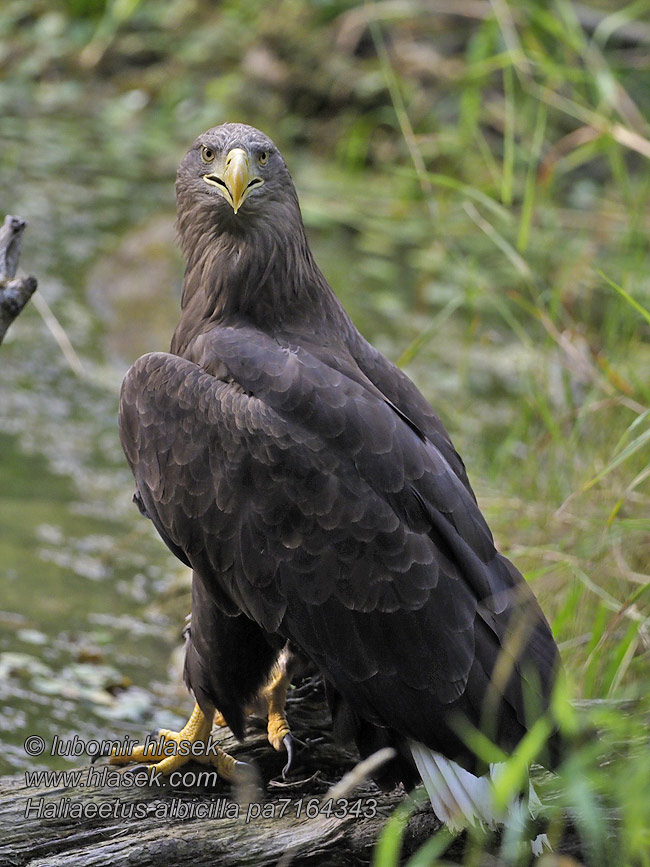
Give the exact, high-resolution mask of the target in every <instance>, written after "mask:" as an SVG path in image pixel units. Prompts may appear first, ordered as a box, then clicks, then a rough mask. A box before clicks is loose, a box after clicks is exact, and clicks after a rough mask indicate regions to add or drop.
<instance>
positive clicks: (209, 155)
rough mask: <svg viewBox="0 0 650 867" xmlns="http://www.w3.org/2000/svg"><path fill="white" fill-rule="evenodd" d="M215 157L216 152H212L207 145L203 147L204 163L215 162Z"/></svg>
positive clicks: (202, 157) (202, 156)
mask: <svg viewBox="0 0 650 867" xmlns="http://www.w3.org/2000/svg"><path fill="white" fill-rule="evenodd" d="M214 156H215V155H214V151H213V150H212V148H209V147H207V146H206V145H203V147H202V148H201V159H202V160H203V162H204V163H212V162H214Z"/></svg>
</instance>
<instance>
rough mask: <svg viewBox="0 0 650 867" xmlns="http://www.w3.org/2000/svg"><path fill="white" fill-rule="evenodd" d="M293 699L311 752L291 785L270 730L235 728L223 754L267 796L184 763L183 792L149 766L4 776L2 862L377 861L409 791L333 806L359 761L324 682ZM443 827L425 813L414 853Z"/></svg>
mask: <svg viewBox="0 0 650 867" xmlns="http://www.w3.org/2000/svg"><path fill="white" fill-rule="evenodd" d="M293 692H294V695H292V696H290V699H289V703H288V713H289V719H290V720H291V724H292V729H293V731H294V734H295V736H296V737H297V738H299V739H301V740H305V741H306V744H307V746H306V747H305V748H304V749H303V750H302V753H299V754H298V756H297V759H296V766H295V768H292V771H291V774H290V775H289V777H288V779H287V780H286V781H285V780H283V779H282V777H281V771H282V766H283V765H284V762H285V760H286V756H284V754H279V753H276V752H275V751H274V750H272V749H271V747H270V746H269V744H268V741H267V739H266V732H265V730H264V724H263V723H259V724H257V725H255V727H254V730H253V731H251V732H249V735H248V737H247V738H246V740H245V741H244V742H243V743H238V742H237V741H236V740H235V739H234V738H233V737H232V735H230V733H229V730H228V729H220V730H219V729H218V730H217V735H218V737H219V742H220V745H221V746H222V747H223V748H224V749H226V750H227V751H228V752H230V753H231V754H232V755H233V756H235V757H236V758H239V759H241V760H245V761H247V762H250V763H252V764H253V765H254V766H255V767H256V768H257V770H258V772H259V775H260V778H261V779H262V780H264V781H265V790H264V791H263V792H262V791H259V790H255V791H253V792H251V791H248V792H239V793H237V792H236V791H234V790H233V788H232V786H231V785H230V784H228V783H227V782H224V781H223V780H219V779H216V774H212V773H211V771H210V769H209V768H208V767H207V766H206V765H203V764H202V765H198V764H191V765H186V766H184V768H183V769H182V770H181V773H180V776H179V777H178V778H177V780H176V781H175V785H173V786H172V785H171V784H170V781H169V780H168V779H166V778H163V777H160V778H156V776H155V775H154V777H153V779H152V778H151V774H150V773H149V770H144V769H143V766H142V765H141V766H139V768H140V770H137V769H136V770H135V771H134V769H133V768H129V767H126V768H124V769H117V768H116V767H115V766H113V765H108V764H107V760H106V759H101V760H100V761H99V762H96V763H95V764H86V765H80V766H79V767H76V768H74V769H72V770H70V771H67V772H66V774H67V776H64V775H63V774H61V773H59V774H58V776H57V773H56V772H49V776H46V775H41V776H40V777H39V776H34V775H32V774H31V773H30V772H28V773H26V774H23V775H19V776H13V777H5V778H4V779H2V780H1V781H0V865H2V867H5V865H7V867H9V865H11V867H64V865H65V867H69V865H74V867H96V865H97V867H107V865H111V867H112V865H126V864H129V865H138V867H140V865H142V867H148V865H152V867H153V865H155V867H196V865H197V863H202V864H206V865H212V864H218V865H224V867H229V865H232V867H235V865H237V867H247V865H250V867H253V865H255V867H264V865H272V864H273V865H275V864H281V865H282V867H289V865H290V864H300V865H303V864H304V865H341V867H345V865H360V864H368V863H369V862H370V860H371V857H372V851H373V848H374V846H375V843H376V841H377V838H378V836H379V834H380V832H381V829H382V827H383V826H384V824H385V822H386V821H387V818H388V817H389V816H390V815H391V813H392V812H393V810H394V809H395V807H396V806H397V805H398V804H400V803H401V802H402V801H403V800H404V798H405V793H404V791H403V790H401V789H395V790H394V791H391V792H382V791H381V790H380V789H378V787H377V786H375V784H374V783H373V782H371V781H369V780H362V781H361V783H360V784H359V785H357V786H356V787H355V788H354V790H352V791H349V792H347V793H345V796H344V797H340V798H339V797H336V798H335V799H334V800H333V799H331V798H328V794H327V793H328V791H329V789H330V787H331V786H332V785H333V784H334V783H336V782H337V781H338V780H340V778H341V777H342V776H343V775H344V774H345V773H346V772H347V771H349V770H350V769H351V768H353V767H354V766H355V764H356V761H357V757H356V756H355V755H354V754H353V753H351V752H349V751H347V750H345V749H343V748H341V747H340V746H339V745H337V744H336V743H335V742H334V740H333V737H332V732H331V726H330V721H329V714H328V712H327V708H326V705H325V702H324V699H323V694H322V685H321V683H320V680H319V679H317V678H312V679H309V680H308V681H306V682H305V683H304V684H303V686H302V687H300V688H298V689H297V690H294V691H293ZM314 735H317V737H316V738H315V739H314V740H311V741H309V740H307V739H309V738H314ZM102 736H103V737H106V738H108V737H110V733H108V732H104V733H103V735H102ZM89 752H91V750H89ZM46 773H47V772H46ZM206 775H207V776H206ZM238 795H239V797H238ZM439 827H440V823H439V822H438V820H437V819H436V818H435V816H434V815H433V813H432V812H431V809H430V808H429V807H422V808H421V809H419V810H418V811H417V813H416V815H414V817H413V818H412V820H411V823H410V830H409V832H408V834H407V838H406V841H405V852H412V851H414V849H415V848H417V846H418V845H420V844H421V843H422V842H423V841H424V840H425V839H426V838H427V837H428V836H430V835H431V834H432V833H433V832H435V831H436V830H437V829H438V828H439Z"/></svg>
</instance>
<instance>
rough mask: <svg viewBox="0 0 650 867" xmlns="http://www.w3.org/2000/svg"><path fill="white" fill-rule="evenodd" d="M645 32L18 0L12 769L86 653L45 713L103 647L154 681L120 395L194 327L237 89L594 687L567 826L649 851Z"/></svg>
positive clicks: (113, 1)
mask: <svg viewBox="0 0 650 867" xmlns="http://www.w3.org/2000/svg"><path fill="white" fill-rule="evenodd" d="M649 46H650V2H648V0H635V2H632V3H629V4H623V5H621V4H619V3H613V2H606V0H601V2H596V0H593V2H591V3H590V5H589V6H587V5H583V4H576V3H571V2H568V0H547V2H534V0H519V2H508V0H493V2H488V0H458V2H446V0H379V2H368V3H365V4H360V5H359V4H357V3H352V2H346V0H313V2H308V0H278V2H272V3H268V2H262V0H244V2H234V0H231V2H221V3H216V2H214V3H206V2H202V3H200V2H198V0H170V2H167V3H164V4H160V3H154V2H152V0H67V2H63V0H59V2H51V0H49V2H46V0H5V2H3V5H2V9H1V10H0V206H1V210H2V212H11V213H19V214H21V215H22V216H24V217H26V218H27V219H28V220H29V221H30V224H31V225H30V229H29V230H28V233H29V234H28V237H27V241H26V244H25V248H24V255H23V262H24V265H25V267H26V268H27V269H28V270H29V271H30V272H34V273H36V274H37V275H38V277H39V281H40V288H41V293H40V294H41V296H42V298H41V300H39V301H38V302H37V304H38V307H33V308H32V309H29V310H27V311H26V312H24V313H23V315H22V316H21V319H20V320H19V321H18V322H17V323H15V324H14V326H13V328H12V331H11V332H10V335H9V336H10V337H11V338H12V339H8V340H7V342H6V344H5V345H4V346H3V348H2V357H1V364H2V373H3V376H2V382H1V383H0V388H1V389H2V394H1V395H0V399H1V405H0V431H1V432H4V434H0V435H2V436H3V440H2V442H3V453H2V462H1V464H0V485H1V487H0V507H1V508H2V515H1V522H0V524H1V525H0V553H2V555H3V563H0V571H1V570H3V569H4V570H5V573H6V577H7V579H8V581H7V582H6V586H5V589H3V590H0V594H4V595H3V596H0V601H1V607H3V608H5V609H6V610H7V612H8V615H7V617H8V619H7V624H8V625H9V627H10V628H9V630H8V632H7V638H6V640H3V644H2V649H3V650H4V653H3V654H2V656H0V667H1V666H2V665H4V669H3V670H4V671H5V673H6V674H7V676H8V680H7V683H8V686H4V687H3V689H4V690H6V691H7V694H6V695H5V698H7V702H8V703H7V708H9V710H8V711H7V712H6V715H5V720H4V725H2V726H0V729H2V728H4V729H5V731H6V739H7V744H8V747H9V751H8V753H7V754H6V755H8V756H9V758H10V762H9V764H10V766H12V767H19V766H20V762H21V760H24V756H22V757H21V755H20V751H19V748H18V746H19V744H20V743H22V737H21V736H20V731H19V730H20V729H21V728H24V727H27V726H29V725H36V720H37V719H39V720H40V721H41V724H42V720H43V716H44V715H45V717H46V718H47V717H48V714H49V713H50V711H51V707H50V705H49V701H50V699H49V698H48V696H49V695H52V694H54V695H55V696H56V698H57V702H59V701H60V699H61V692H62V690H65V689H68V690H69V689H70V688H71V687H70V684H71V683H77V684H78V692H77V693H75V694H74V695H70V694H66V695H64V698H65V701H67V702H68V704H65V702H64V706H65V708H66V710H65V713H64V714H63V712H62V711H60V712H59V717H58V721H57V718H56V715H54V716H53V717H52V722H51V725H52V726H57V725H58V726H60V725H61V724H62V722H61V720H62V719H65V721H66V724H67V725H69V726H70V727H71V730H73V731H74V730H76V729H77V730H78V728H79V726H78V720H79V718H80V716H84V714H85V715H86V716H87V713H85V711H84V706H83V701H84V698H85V697H86V698H87V696H84V695H83V693H84V688H85V687H84V685H85V684H87V681H88V678H90V682H92V684H93V688H95V687H96V690H97V693H98V695H102V696H103V698H102V700H101V701H99V705H101V707H103V708H104V711H105V712H103V718H104V719H105V716H106V715H107V714H108V715H109V716H110V717H111V719H113V720H115V723H114V724H115V725H122V724H125V720H127V721H128V720H129V719H131V720H132V721H133V723H134V726H137V725H140V724H141V722H140V717H139V712H140V710H141V711H142V713H144V710H142V708H143V707H144V706H147V707H148V706H149V705H150V704H151V702H152V701H154V704H155V701H156V699H152V696H151V689H150V687H151V684H150V683H148V675H147V673H146V668H145V666H144V665H143V663H142V659H141V658H140V656H141V655H142V654H151V655H153V656H154V657H155V654H156V652H157V653H158V654H160V653H161V641H162V639H160V628H161V627H162V626H164V625H169V624H174V623H176V622H178V621H179V620H180V617H181V616H182V614H184V611H182V612H179V611H176V612H175V614H173V615H170V614H169V613H167V614H166V613H165V611H164V609H162V608H160V607H159V608H157V609H156V610H155V613H154V614H152V613H151V608H150V607H147V608H146V609H145V607H144V604H145V601H147V600H148V599H150V598H151V596H152V595H153V596H154V597H155V598H160V597H161V594H162V593H163V591H166V592H169V588H168V584H169V581H168V578H167V577H166V576H167V575H168V574H169V573H170V572H171V571H172V570H175V569H176V567H175V566H173V565H172V564H171V563H170V561H169V560H167V559H166V558H165V554H164V552H160V551H159V546H157V545H156V543H155V541H154V540H153V539H152V538H151V536H150V530H149V529H148V528H147V527H146V526H144V527H138V528H137V529H132V524H131V519H135V515H132V514H131V512H130V511H129V510H128V508H127V505H125V504H126V503H127V501H128V496H129V489H130V482H129V477H128V473H127V472H126V471H125V469H124V466H123V461H122V458H121V456H120V453H119V445H118V444H117V435H116V433H115V425H114V415H113V414H114V411H115V406H116V394H117V387H118V383H119V380H120V378H121V376H122V375H123V372H124V370H125V369H126V366H127V365H128V363H130V361H132V360H133V359H134V358H135V357H136V356H137V355H138V354H140V353H141V352H142V351H146V350H148V349H155V348H164V346H165V344H166V342H167V341H168V339H169V334H170V333H171V330H172V328H173V324H174V319H175V316H176V305H177V303H178V302H177V296H178V288H179V286H180V280H181V263H180V260H179V258H178V256H177V254H176V253H175V252H173V250H172V247H171V240H172V238H173V234H172V230H171V226H172V222H173V176H174V171H175V166H176V164H177V162H178V160H179V158H180V157H181V155H182V153H183V152H184V150H185V149H186V147H187V146H188V145H189V144H190V142H191V141H192V140H193V138H194V137H195V136H196V135H197V134H198V133H199V132H201V131H202V130H203V129H204V128H207V127H208V126H212V125H214V124H216V123H219V122H222V121H224V120H238V121H243V122H248V123H251V124H253V125H256V126H259V127H261V128H262V129H264V130H265V131H267V132H268V133H269V134H270V135H271V136H272V137H273V138H274V139H275V141H276V143H277V144H278V145H279V146H280V147H281V149H282V150H283V152H284V154H285V157H286V159H287V161H288V163H289V165H290V168H291V169H292V172H293V175H294V179H295V181H296V184H297V187H298V191H299V194H300V197H301V202H302V206H303V211H304V217H305V221H306V224H307V227H308V231H309V235H310V238H311V240H312V244H313V247H314V249H315V253H316V257H317V259H318V261H319V262H320V264H321V266H322V268H323V270H324V271H325V273H326V275H327V276H328V277H329V279H330V281H331V283H332V284H333V286H334V288H335V289H336V291H337V292H338V294H339V295H340V297H341V298H342V300H343V302H344V304H345V305H346V307H347V308H348V310H349V311H350V312H351V314H352V316H353V318H354V319H355V321H356V322H357V324H358V325H359V326H360V328H361V330H362V331H363V332H364V333H365V335H366V336H367V337H368V338H369V339H370V340H372V341H373V342H374V343H375V344H376V345H377V346H379V347H380V348H381V349H382V350H383V351H385V352H386V353H387V354H388V355H389V356H390V357H392V358H393V359H394V360H396V361H398V362H399V363H400V364H401V365H402V366H403V367H404V368H405V369H406V370H407V371H408V373H409V375H411V376H412V377H413V378H414V379H415V380H416V382H417V383H418V384H419V385H420V387H421V388H422V390H423V391H424V393H425V394H426V395H427V397H429V398H430V399H431V401H432V402H433V404H434V405H435V406H436V408H437V409H438V411H439V413H440V415H441V416H442V418H443V420H444V421H445V423H446V425H447V427H448V429H449V431H450V433H451V434H452V438H453V439H454V441H455V443H456V446H457V448H458V450H459V451H460V453H461V454H462V455H463V456H464V458H465V461H466V464H467V466H468V469H469V472H470V477H471V479H472V481H473V483H474V485H475V487H476V489H477V492H478V495H479V500H480V503H481V505H482V507H483V508H484V510H485V512H486V514H487V517H488V520H489V522H490V524H491V526H492V528H493V530H494V533H495V536H496V537H497V539H498V541H499V544H500V546H501V548H502V549H503V550H504V552H505V553H507V554H508V555H509V556H511V557H512V558H513V559H514V560H515V562H516V563H517V564H518V565H519V567H520V569H522V570H523V571H524V574H525V575H526V577H527V579H528V581H529V582H530V583H531V585H532V586H533V588H534V590H535V592H536V593H537V595H538V596H539V598H540V601H541V603H542V606H543V607H544V610H545V611H546V613H547V615H548V616H549V619H550V621H551V623H552V626H553V630H554V633H555V635H556V638H557V640H558V642H559V644H560V647H561V649H562V654H563V658H564V660H565V663H566V667H567V670H568V673H569V676H570V679H571V681H572V684H573V686H572V689H573V691H574V693H575V695H576V696H578V697H580V698H581V699H588V700H591V703H590V704H589V705H588V706H585V708H584V709H583V712H582V715H583V716H586V717H587V718H588V719H589V720H590V721H591V722H592V723H595V724H596V725H597V726H598V728H599V729H600V730H601V731H602V740H601V741H600V743H598V744H597V745H593V744H591V745H588V746H586V747H584V748H583V749H582V750H580V751H578V752H577V753H576V755H575V756H574V757H573V759H572V760H571V763H570V766H569V767H568V768H567V769H566V772H565V773H564V774H563V776H562V777H561V783H562V785H561V786H560V785H556V790H558V789H561V790H562V791H561V792H560V793H557V791H556V795H555V797H554V800H553V802H552V803H553V806H552V808H551V814H552V818H553V823H554V827H555V826H557V827H559V825H560V824H561V821H563V819H562V818H561V817H563V816H565V815H566V813H567V810H568V811H569V813H571V814H572V815H573V818H574V820H575V821H576V823H577V825H578V828H579V832H580V834H581V835H582V838H583V842H584V852H585V859H586V860H587V861H588V862H589V863H594V864H643V865H648V864H650V797H648V795H649V794H650V750H649V749H648V747H649V743H648V740H649V739H648V734H647V721H648V718H649V717H648V714H649V712H650V707H649V704H650V702H649V694H650V674H649V669H648V659H649V656H648V649H649V648H648V642H649V633H648V616H649V612H650V607H649V606H650V593H648V592H647V590H648V586H649V564H650V520H649V517H648V516H649V505H650V489H649V486H648V478H649V477H650V459H649V448H648V445H649V443H650V410H649V408H650V377H649V375H648V374H649V373H650V344H649V342H648V336H649V334H650V270H649V268H648V252H649V242H648V230H649V227H650V219H649V214H648V207H647V202H648V194H649V191H650V125H649V124H648V120H647V118H648V116H649V111H650V52H649ZM52 311H53V314H54V316H55V317H56V320H54V319H53V318H52ZM26 455H28V456H29V457H25V456H26ZM52 474H53V475H52ZM30 480H31V481H30ZM140 523H144V522H140ZM149 546H150V547H149ZM30 551H31V552H32V553H31V554H30V553H29V552H30ZM66 552H68V553H67V555H66ZM70 552H71V553H70ZM66 556H67V560H66ZM30 557H31V559H30ZM84 557H85V558H86V559H85V560H84V559H83V558H84ZM80 564H81V566H80ZM84 564H85V566H84ZM82 566H83V567H84V568H81V567H82ZM48 570H49V571H48ZM134 570H137V574H136V576H135V578H134V577H133V573H134ZM71 573H72V575H71ZM23 582H28V583H29V586H30V587H32V588H33V593H30V594H29V599H26V598H25V593H24V587H25V586H26V585H25V584H24V583H23ZM70 582H72V583H70ZM120 582H121V585H120ZM45 584H46V586H45V587H44V585H45ZM116 586H117V587H118V591H117V599H116V598H115V587H116ZM120 586H121V587H122V590H119V587H120ZM21 591H22V592H21ZM43 593H45V594H47V601H46V602H43ZM57 600H59V601H58V602H57ZM137 605H139V606H140V608H138V609H137V611H138V612H139V613H138V614H137V616H136V617H135V618H134V619H133V623H131V622H129V624H128V626H127V625H126V623H125V621H124V618H125V617H128V616H129V615H130V613H132V612H133V610H134V606H136V607H137ZM172 607H173V606H172ZM53 610H54V611H56V612H57V613H56V614H53V613H52V611H53ZM89 610H92V613H93V617H89V616H88V612H89ZM106 612H108V613H109V614H110V613H111V612H113V613H115V614H116V617H119V618H122V619H121V620H119V619H118V620H117V621H116V620H111V619H110V617H108V615H107V613H106ZM102 617H103V618H104V619H102ZM107 617H108V619H107ZM61 618H62V620H61ZM134 623H135V624H136V626H134V625H133V624H134ZM62 624H63V625H62ZM138 624H139V626H138ZM138 628H141V630H144V631H140V632H139V633H138ZM116 630H117V632H116ZM119 630H125V631H126V633H127V638H126V642H127V646H128V647H129V648H130V653H129V654H126V655H122V656H120V655H119V653H118V654H116V653H115V651H114V650H112V649H111V648H112V646H113V644H114V642H115V641H116V635H120V634H121V633H120V632H119ZM135 635H139V636H140V637H142V636H146V638H143V639H142V641H143V642H144V643H138V641H140V638H135V637H134V636H135ZM39 636H40V637H39ZM120 640H121V639H120ZM166 640H168V644H166V645H165V644H164V642H163V646H164V647H168V646H169V643H171V639H166ZM57 642H58V644H57ZM44 645H47V646H48V647H49V648H50V652H49V656H48V653H46V652H45V650H44V649H43V646H44ZM52 646H54V647H55V648H57V647H58V650H56V651H53V650H51V647H52ZM98 646H101V647H100V650H99V651H97V647H98ZM17 648H18V649H17ZM39 648H40V649H39ZM57 653H58V656H57ZM89 653H90V654H91V655H90V657H88V654H89ZM93 653H95V654H97V653H98V654H99V656H97V655H96V656H95V657H93V656H92V654H93ZM53 654H54V655H53ZM136 655H137V656H138V657H139V658H138V659H134V657H135V656H136ZM153 664H155V663H153ZM39 666H41V668H40V669H39ZM75 666H76V667H75ZM102 666H104V667H103V668H102ZM98 671H101V676H100V675H98V674H97V672H98ZM155 674H156V677H157V678H161V679H162V680H163V681H165V680H166V673H165V671H164V668H163V669H161V670H160V671H156V672H155ZM127 675H128V678H130V680H131V681H133V682H134V687H132V688H131V689H130V690H126V691H125V692H126V694H128V695H129V696H131V699H130V702H131V703H130V704H129V701H126V700H122V699H119V700H118V698H116V696H118V695H122V693H121V692H120V690H119V689H118V688H117V687H120V686H121V685H122V686H123V685H124V682H125V678H126V677H127ZM39 677H40V680H39ZM75 678H76V680H75ZM84 678H85V679H86V680H84ZM93 678H94V680H93ZM53 683H54V684H59V686H58V687H52V684H53ZM62 683H64V684H67V686H61V684H62ZM12 684H13V686H12ZM48 684H49V686H48ZM138 688H139V690H140V692H138ZM166 689H168V686H167V685H165V686H164V687H158V688H156V685H155V684H154V687H153V693H154V694H155V693H156V692H157V693H158V696H159V699H158V700H160V701H162V699H161V698H160V696H161V695H162V694H163V693H164V692H165V691H166ZM48 690H49V692H48ZM134 695H136V696H139V699H138V702H136V706H137V707H136V710H134V704H133V696H134ZM106 696H108V698H107V697H106ZM102 702H103V704H102ZM30 703H31V704H30ZM58 706H61V705H60V704H59V705H58ZM30 707H31V710H30ZM37 707H38V712H37V710H36V708H37ZM138 709H139V710H138ZM92 712H93V713H97V708H96V707H95V708H94V709H93V711H92ZM179 713H180V711H179ZM62 714H63V716H62ZM100 716H102V714H101V713H100ZM75 721H76V723H75ZM157 721H158V717H157ZM573 723H574V721H573V720H572V719H571V720H569V721H567V725H573ZM75 725H76V729H75ZM52 730H54V729H52ZM56 730H57V731H58V729H56ZM12 744H13V745H14V748H13V750H14V751H13V753H12V750H11V745H12ZM12 756H13V759H12ZM603 757H607V762H606V763H605V764H604V763H603ZM556 783H557V781H556ZM643 792H645V797H643ZM480 845H482V844H479V843H477V844H476V846H478V847H479V848H480ZM387 851H388V850H387ZM476 851H477V850H476V847H475V848H474V850H472V852H473V853H472V852H470V853H469V854H468V855H467V856H466V863H468V864H469V863H472V864H473V863H477V861H476V860H472V859H473V858H474V859H476ZM386 857H387V858H388V857H392V856H389V855H387V856H386ZM427 857H429V856H427ZM503 857H504V858H505V859H506V860H508V859H509V861H510V862H512V861H513V859H514V857H515V856H514V855H512V854H508V853H507V852H506V853H505V854H503ZM426 863H429V862H426Z"/></svg>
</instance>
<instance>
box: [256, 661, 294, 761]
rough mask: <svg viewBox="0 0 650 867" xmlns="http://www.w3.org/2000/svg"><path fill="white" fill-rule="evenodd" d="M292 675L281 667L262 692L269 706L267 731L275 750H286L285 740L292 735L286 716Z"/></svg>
mask: <svg viewBox="0 0 650 867" xmlns="http://www.w3.org/2000/svg"><path fill="white" fill-rule="evenodd" d="M290 682H291V675H290V674H288V672H287V671H286V669H285V668H284V667H282V666H279V667H278V668H277V670H276V672H275V674H274V676H273V678H272V679H271V681H270V682H269V683H268V685H267V686H266V687H265V688H264V689H263V690H262V699H263V700H264V701H265V702H266V705H267V725H266V731H267V735H268V739H269V743H270V744H271V746H272V747H273V749H274V750H278V751H280V750H284V749H285V745H284V738H285V737H286V736H287V735H288V734H289V733H290V731H291V729H290V728H289V723H288V722H287V717H286V715H285V705H286V703H287V691H288V689H289V683H290Z"/></svg>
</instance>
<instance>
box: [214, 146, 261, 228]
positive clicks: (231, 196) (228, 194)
mask: <svg viewBox="0 0 650 867" xmlns="http://www.w3.org/2000/svg"><path fill="white" fill-rule="evenodd" d="M203 180H204V181H205V182H206V183H207V184H211V185H212V186H214V187H216V188H217V189H218V190H219V192H220V193H221V195H222V196H223V197H224V199H225V200H226V201H227V202H228V204H229V205H230V206H231V207H232V209H233V211H234V212H235V213H237V211H238V210H239V209H240V208H241V206H242V205H243V203H244V201H245V200H246V198H247V196H248V194H249V193H250V191H251V190H252V189H253V188H254V187H259V186H261V185H262V184H263V183H264V181H263V179H262V178H260V177H259V175H256V174H254V173H253V171H251V166H250V161H249V159H248V154H247V153H246V151H245V150H244V149H243V148H233V149H232V150H231V151H229V152H228V155H227V157H226V159H225V162H224V166H223V170H222V171H221V172H212V173H211V174H208V175H203Z"/></svg>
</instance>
